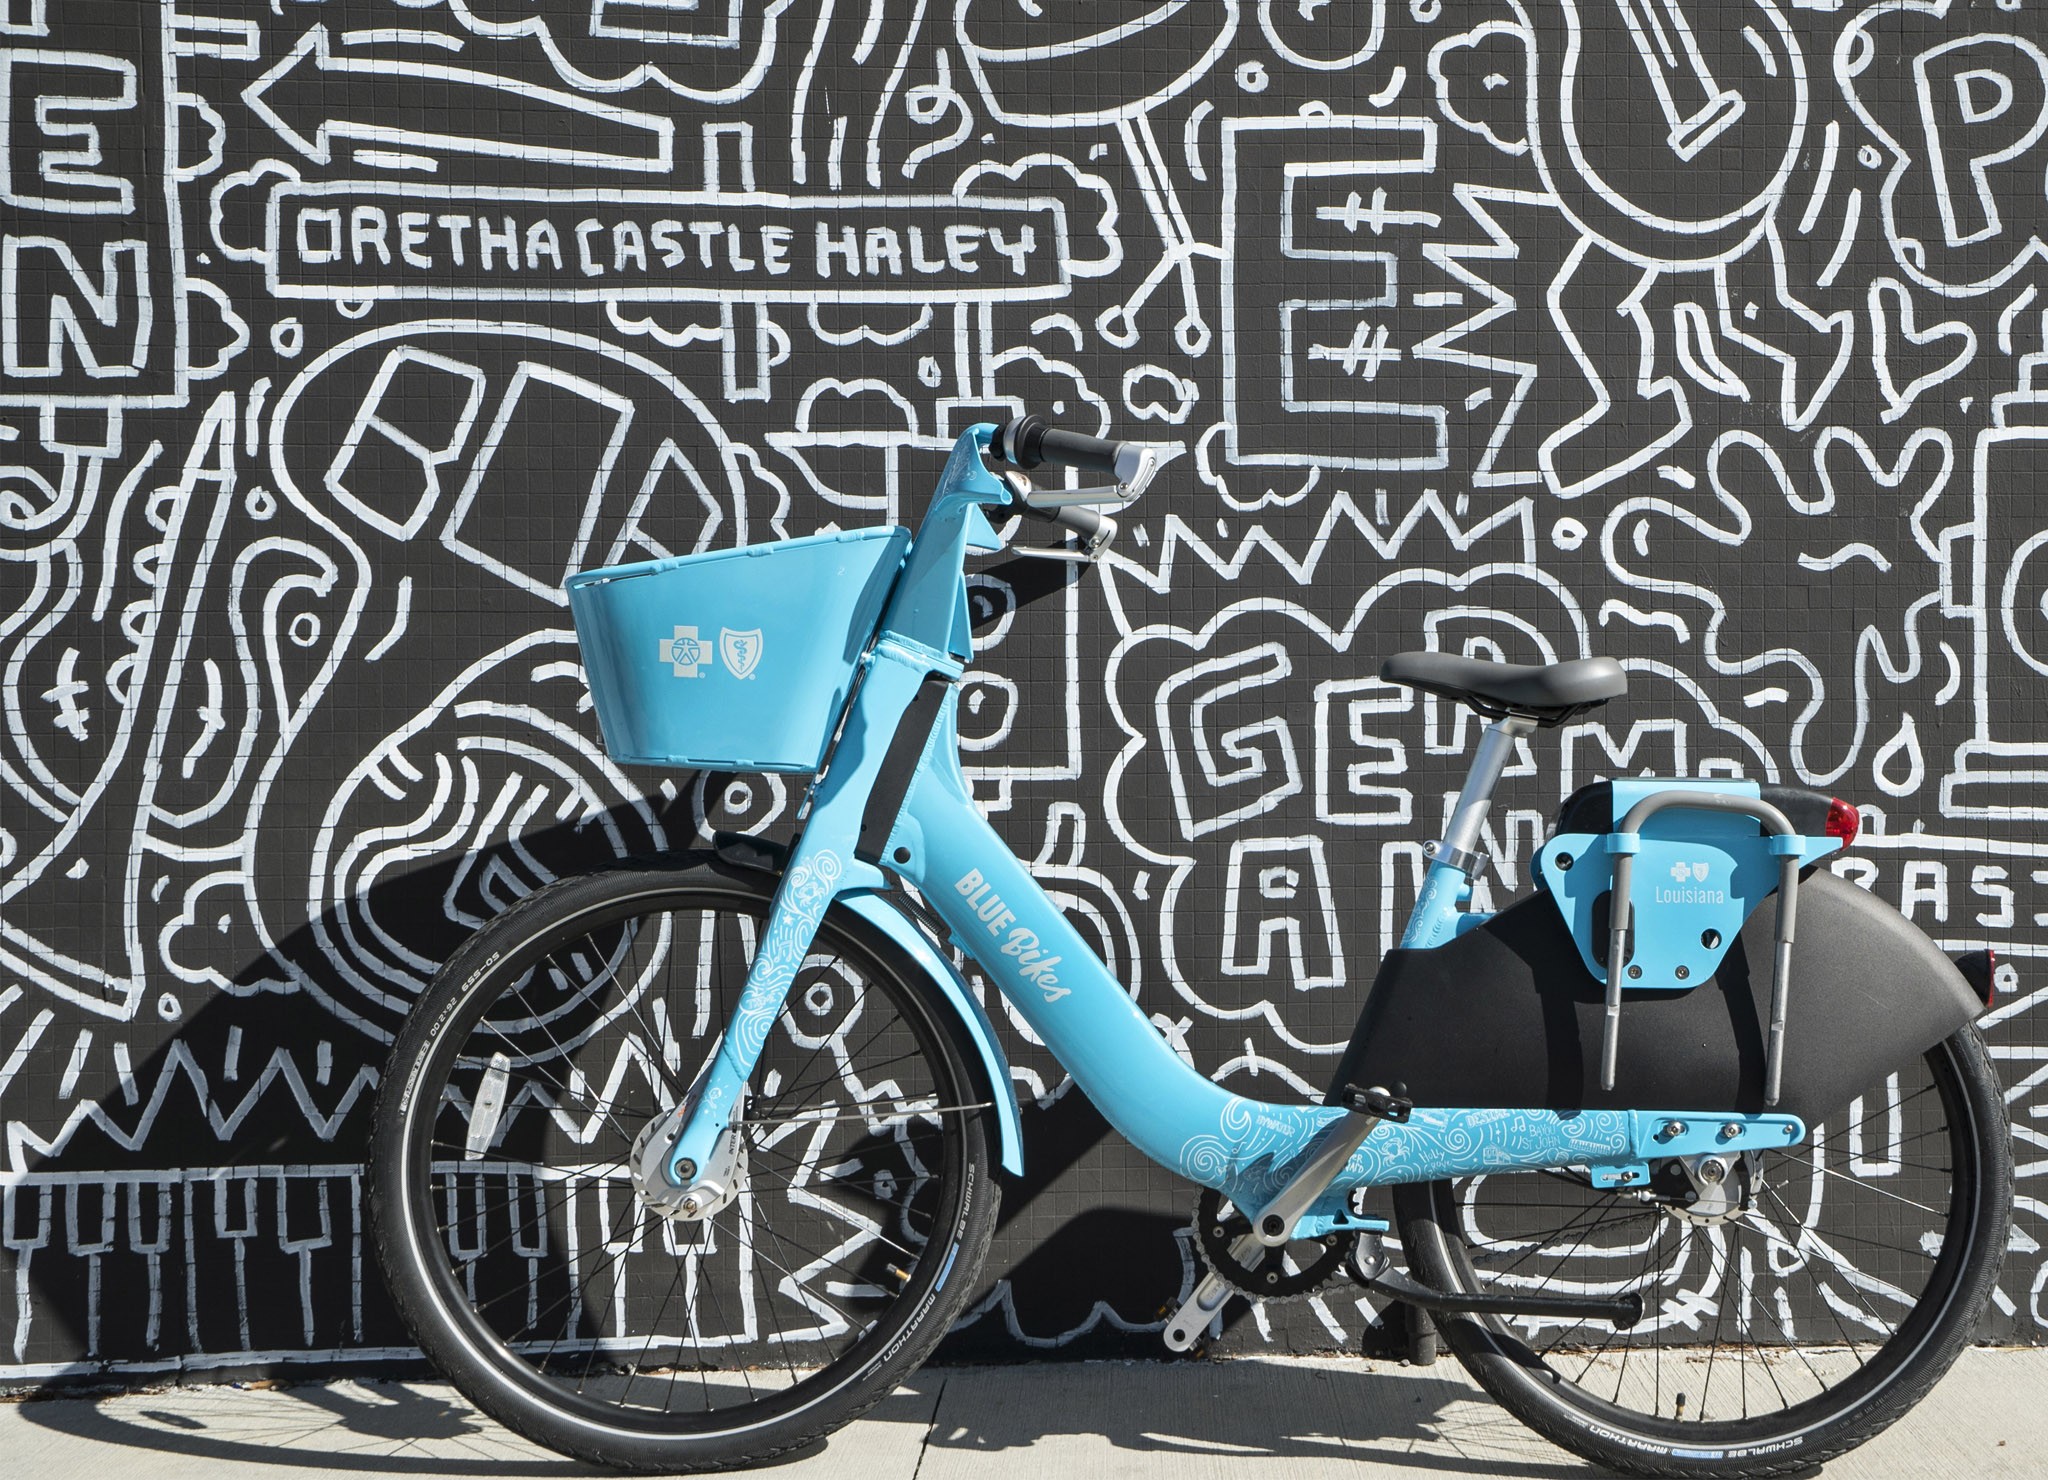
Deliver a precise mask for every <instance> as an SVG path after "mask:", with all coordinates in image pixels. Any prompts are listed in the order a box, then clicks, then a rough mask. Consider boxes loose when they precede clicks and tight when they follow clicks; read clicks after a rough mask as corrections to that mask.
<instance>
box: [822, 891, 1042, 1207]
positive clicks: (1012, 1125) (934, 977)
mask: <svg viewBox="0 0 2048 1480" xmlns="http://www.w3.org/2000/svg"><path fill="white" fill-rule="evenodd" d="M838 905H839V907H840V908H842V909H844V910H846V911H848V912H849V913H851V914H854V915H857V916H859V917H860V918H861V919H862V920H864V921H865V922H866V923H868V924H869V925H871V926H873V927H874V928H875V929H876V930H878V931H880V932H881V933H882V934H883V935H885V936H887V937H888V938H889V943H890V944H891V945H893V946H895V947H896V948H897V949H898V950H900V951H902V952H903V954H904V955H906V956H908V957H909V958H910V959H911V961H912V962H913V963H915V964H916V965H917V967H918V968H919V969H920V970H922V971H923V972H924V974H925V975H926V976H927V977H929V978H930V979H931V983H932V985H933V986H935V987H937V988H938V990H939V995H940V996H941V997H942V998H944V999H945V1001H946V1003H947V1005H948V1006H950V1007H951V1008H952V1009H953V1011H954V1012H955V1014H957V1015H958V1017H959V1019H960V1025H961V1026H962V1027H964V1028H965V1029H966V1030H967V1036H968V1037H969V1038H971V1039H973V1040H974V1047H975V1050H976V1052H978V1053H979V1054H980V1055H981V1067H982V1072H983V1073H985V1074H986V1075H987V1076H988V1086H989V1098H990V1099H992V1100H994V1101H995V1104H996V1124H997V1126H998V1127H999V1128H1000V1129H1001V1131H1002V1141H1003V1145H1002V1152H1003V1170H1004V1171H1006V1172H1008V1173H1009V1174H1010V1175H1011V1176H1013V1177H1017V1176H1022V1175H1023V1173H1024V1133H1023V1127H1022V1125H1021V1123H1020V1121H1019V1117H1018V1113H1017V1089H1016V1085H1015V1084H1014V1082H1013V1081H1012V1080H1011V1078H1010V1061H1009V1059H1007V1058H1006V1057H1004V1055H1003V1049H1002V1045H1001V1044H999V1043H997V1042H996V1029H995V1024H993V1023H991V1022H990V1021H989V1020H988V1014H987V1013H986V1012H984V1011H983V1010H982V1006H981V1004H980V1003H979V1002H977V1001H975V1000H974V993H973V992H972V991H970V990H968V986H967V982H966V979H965V978H963V977H962V976H961V975H960V973H959V971H958V970H957V969H956V968H955V967H954V965H953V963H952V962H951V961H949V960H947V959H946V956H945V954H944V953H943V952H942V951H940V950H939V949H938V947H936V946H934V945H933V944H932V942H931V937H930V936H928V935H926V934H925V933H924V932H923V931H922V930H920V929H918V928H917V926H915V925H914V924H912V923H911V922H910V921H909V920H908V919H906V918H905V917H904V914H903V911H902V910H900V909H898V908H897V907H896V906H895V905H894V904H893V903H891V902H890V900H889V899H888V897H887V896H885V895H881V894H871V893H861V894H842V895H840V896H839V899H838Z"/></svg>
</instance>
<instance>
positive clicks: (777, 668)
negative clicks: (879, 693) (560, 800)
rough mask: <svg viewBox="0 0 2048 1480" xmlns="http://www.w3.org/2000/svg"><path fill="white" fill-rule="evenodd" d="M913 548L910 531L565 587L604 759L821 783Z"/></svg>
mask: <svg viewBox="0 0 2048 1480" xmlns="http://www.w3.org/2000/svg"><path fill="white" fill-rule="evenodd" d="M909 548H910V534H909V532H908V531H907V530H903V529H870V530H862V531H860V532H858V533H855V534H826V535H815V536H813V537H812V538H810V539H802V540H784V541H781V542H780V543H776V544H767V545H750V546H748V547H747V548H745V549H741V550H718V551H715V552H713V553H711V554H708V555H684V556H678V557H676V558H673V559H669V560H650V561H644V562H642V563H640V564H638V565H615V566H610V567H608V568H606V569H603V570H589V571H584V572H582V573H581V574H578V575H573V576H571V577H569V579H568V581H567V582H566V585H567V588H568V592H569V610H570V612H571V613H572V614H573V615H574V617H575V619H576V639H577V641H578V643H580V644H581V646H582V648H583V670H584V673H585V675H586V676H587V677H588V678H589V681H590V695H591V698H592V699H593V700H594V701H595V702H596V704H597V718H598V723H599V724H600V725H601V726H602V727H603V729H604V745H605V750H606V751H607V752H609V753H610V755H611V757H612V759H614V760H617V761H624V762H628V763H632V764H638V765H651V766H687V767H691V768H710V769H718V770H730V771H787V772H797V773H801V772H807V771H815V770H817V769H818V767H819V766H820V765H821V764H823V762H824V758H825V747H826V745H827V744H828V743H829V742H830V740H831V738H832V732H833V731H834V730H835V729H836V728H837V727H838V725H839V716H840V714H841V712H842V711H844V709H845V708H846V701H847V698H848V696H849V695H850V694H851V693H852V690H853V681H854V674H855V670H856V668H857V667H858V665H859V662H860V656H861V654H862V652H864V651H865V650H866V648H867V645H868V639H869V638H870V637H872V636H873V635H874V630H875V626H876V624H877V623H878V622H880V621H881V619H882V606H883V603H884V602H886V601H887V600H888V597H889V589H890V587H891V586H892V585H893V584H894V582H895V580H896V573H897V571H898V570H899V569H900V568H901V566H902V564H903V557H904V555H905V553H906V552H907V551H908V550H909Z"/></svg>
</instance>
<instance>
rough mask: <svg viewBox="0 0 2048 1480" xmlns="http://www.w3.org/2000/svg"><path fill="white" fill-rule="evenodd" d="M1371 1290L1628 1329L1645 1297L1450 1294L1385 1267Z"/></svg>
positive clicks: (1466, 1310) (1488, 1311)
mask: <svg viewBox="0 0 2048 1480" xmlns="http://www.w3.org/2000/svg"><path fill="white" fill-rule="evenodd" d="M1364 1283H1365V1287H1366V1288H1367V1289H1369V1290H1374V1291H1377V1292H1378V1293H1379V1294H1382V1295H1391V1296H1393V1297H1394V1298H1395V1299H1396V1300H1399V1301H1402V1302H1404V1303H1406V1304H1408V1305H1413V1306H1415V1307H1417V1308H1418V1309H1421V1310H1426V1311H1428V1312H1429V1313H1430V1314H1432V1315H1435V1314H1436V1313H1437V1312H1439V1311H1444V1312H1450V1313H1453V1314H1461V1315H1475V1316H1569V1317H1572V1318H1574V1319H1577V1320H1586V1321H1606V1322H1607V1323H1608V1324H1609V1325H1611V1326H1613V1327H1614V1328H1615V1329H1616V1330H1617V1331H1626V1330H1628V1328H1629V1327H1631V1326H1633V1325H1635V1324H1636V1322H1638V1321H1640V1320H1641V1319H1642V1318H1643V1297H1642V1296H1640V1295H1638V1294H1636V1293H1635V1292H1634V1291H1630V1292H1629V1293H1628V1294H1626V1295H1607V1296H1597V1295H1587V1296H1575V1295H1451V1294H1447V1293H1446V1292H1444V1291H1442V1290H1432V1289H1431V1288H1430V1287H1429V1286H1427V1285H1424V1284H1420V1283H1418V1282H1416V1281H1415V1280H1412V1279H1410V1278H1409V1277H1408V1276H1407V1275H1405V1274H1403V1273H1401V1271H1399V1270H1398V1269H1386V1270H1382V1271H1381V1272H1380V1273H1378V1274H1376V1275H1373V1276H1372V1277H1371V1278H1370V1279H1367V1280H1366V1281H1365V1282H1364Z"/></svg>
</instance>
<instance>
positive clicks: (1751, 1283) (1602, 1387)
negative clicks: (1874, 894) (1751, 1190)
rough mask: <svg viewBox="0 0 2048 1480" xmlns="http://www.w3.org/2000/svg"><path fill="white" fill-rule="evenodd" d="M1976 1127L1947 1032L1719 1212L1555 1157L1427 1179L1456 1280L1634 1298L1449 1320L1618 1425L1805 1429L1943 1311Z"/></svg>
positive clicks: (1832, 1411) (1708, 1440)
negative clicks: (1433, 1183)
mask: <svg viewBox="0 0 2048 1480" xmlns="http://www.w3.org/2000/svg"><path fill="white" fill-rule="evenodd" d="M1983 1134H1984V1127H1982V1126H1981V1125H1979V1124H1978V1123H1977V1118H1976V1112H1975V1111H1974V1109H1973V1107H1972V1105H1971V1102H1970V1097H1969V1094H1968V1091H1967V1086H1966V1084H1965V1083H1964V1080H1963V1075H1962V1070H1961V1067H1960V1066H1959V1065H1958V1063H1957V1062H1956V1059H1955V1056H1954V1053H1953V1050H1952V1049H1951V1048H1950V1047H1949V1046H1948V1045H1946V1044H1944V1045H1940V1046H1937V1047H1936V1048H1935V1049H1933V1050H1930V1051H1929V1053H1928V1054H1927V1055H1926V1057H1925V1059H1924V1060H1923V1061H1922V1063H1921V1064H1919V1065H1917V1066H1915V1068H1914V1069H1912V1070H1905V1071H1901V1073H1900V1074H1897V1075H1894V1076H1892V1077H1891V1078H1890V1079H1889V1080H1888V1081H1887V1082H1886V1084H1885V1085H1884V1086H1883V1087H1881V1088H1879V1089H1878V1090H1875V1091H1873V1092H1871V1093H1869V1094H1866V1095H1863V1096H1859V1097H1858V1098H1857V1100H1855V1101H1854V1102H1852V1104H1851V1105H1850V1107H1849V1108H1848V1109H1847V1110H1846V1111H1845V1112H1844V1113H1843V1114H1841V1115H1838V1116H1834V1117H1831V1118H1830V1119H1829V1120H1828V1121H1827V1122H1825V1123H1824V1124H1823V1125H1822V1126H1820V1127H1819V1128H1817V1129H1816V1131H1815V1134H1814V1135H1813V1137H1812V1138H1811V1139H1810V1140H1809V1141H1808V1143H1807V1144H1806V1145H1804V1146H1801V1147H1795V1148H1790V1149H1788V1150H1785V1151H1779V1152H1769V1153H1765V1154H1764V1155H1763V1156H1762V1157H1761V1158H1759V1162H1760V1166H1759V1169H1758V1172H1757V1174H1756V1175H1757V1177H1758V1179H1759V1182H1760V1191H1759V1192H1758V1193H1757V1194H1756V1196H1755V1197H1754V1199H1753V1201H1754V1208H1753V1210H1752V1211H1751V1212H1749V1213H1746V1214H1743V1215H1740V1216H1738V1217H1734V1218H1731V1219H1729V1220H1727V1221H1726V1222H1721V1223H1715V1224H1706V1225H1700V1224H1693V1223H1689V1222H1687V1221H1686V1220H1684V1219H1683V1218H1681V1217H1678V1216H1676V1215H1674V1214H1673V1213H1671V1212H1669V1211H1666V1210H1664V1209H1662V1208H1658V1207H1655V1206H1652V1205H1649V1204H1647V1203H1645V1202H1644V1201H1642V1200H1641V1199H1642V1198H1643V1197H1644V1196H1646V1194H1614V1193H1605V1192H1596V1191H1594V1190H1593V1189H1591V1188H1590V1187H1586V1186H1583V1185H1581V1184H1579V1183H1577V1182H1576V1181H1574V1180H1570V1179H1569V1177H1568V1176H1567V1175H1564V1174H1560V1175H1542V1176H1539V1175H1531V1174H1522V1175H1517V1176H1514V1177H1507V1178H1499V1177H1496V1178H1473V1179H1470V1180H1469V1181H1466V1182H1463V1183H1460V1184H1457V1185H1456V1186H1455V1188H1454V1189H1452V1190H1451V1191H1450V1192H1449V1194H1448V1195H1445V1194H1444V1193H1443V1191H1442V1190H1441V1189H1440V1190H1439V1195H1438V1196H1437V1197H1436V1199H1435V1202H1436V1205H1437V1213H1438V1228H1439V1229H1440V1230H1442V1231H1443V1232H1444V1234H1445V1235H1446V1236H1445V1238H1444V1240H1443V1244H1442V1247H1441V1252H1442V1253H1443V1254H1444V1256H1445V1260H1446V1265H1447V1268H1448V1269H1449V1270H1450V1272H1451V1273H1452V1275H1453V1278H1454V1283H1456V1284H1459V1285H1462V1286H1464V1287H1465V1288H1468V1289H1487V1290H1503V1289H1510V1288H1513V1289H1521V1290H1527V1291H1545V1292H1548V1293H1559V1294H1562V1293H1566V1292H1570V1293H1574V1294H1580V1293H1598V1294H1618V1293H1623V1292H1626V1291H1629V1290H1636V1291H1639V1292H1640V1293H1641V1294H1642V1296H1643V1299H1644V1303H1645V1313H1644V1317H1643V1320H1642V1322H1641V1323H1640V1324H1639V1325H1638V1326H1637V1327H1635V1328H1633V1329H1632V1330H1631V1331H1628V1332H1622V1331H1617V1330H1614V1329H1612V1328H1609V1327H1607V1326H1605V1325H1604V1324H1601V1323H1574V1322H1548V1323H1546V1322H1543V1321H1539V1320H1533V1319H1525V1318H1520V1317H1492V1318H1460V1319H1464V1320H1467V1321H1470V1322H1471V1323H1472V1325H1473V1326H1475V1327H1477V1328H1478V1329H1479V1330H1482V1331H1483V1332H1484V1333H1485V1336H1484V1340H1485V1342H1486V1343H1487V1344H1488V1345H1490V1346H1491V1348H1492V1349H1493V1350H1495V1351H1497V1352H1499V1353H1501V1354H1503V1355H1505V1356H1506V1357H1508V1358H1509V1359H1510V1361H1511V1362H1512V1363H1513V1364H1514V1367H1515V1368H1516V1369H1517V1370H1519V1371H1521V1372H1523V1373H1526V1374H1528V1375H1530V1376H1532V1377H1533V1378H1535V1379H1537V1381H1538V1383H1539V1385H1540V1386H1541V1388H1542V1390H1543V1391H1545V1392H1546V1393H1547V1394H1549V1395H1550V1396H1551V1397H1553V1398H1554V1399H1556V1400H1557V1401H1560V1402H1562V1403H1564V1404H1566V1405H1568V1406H1569V1407H1571V1408H1574V1409H1576V1410H1578V1411H1579V1412H1580V1413H1581V1414H1583V1415H1584V1416H1586V1417H1588V1418H1591V1419H1593V1420H1595V1421H1596V1422H1599V1423H1602V1424H1605V1425H1608V1426H1610V1427H1613V1428H1615V1429H1619V1430H1621V1431H1623V1432H1625V1433H1628V1434H1630V1435H1632V1436H1637V1437H1640V1438H1644V1439H1649V1440H1653V1441H1658V1442H1662V1443H1666V1444H1671V1445H1674V1446H1685V1447H1688V1448H1692V1449H1702V1450H1709V1451H1711V1450H1718V1449H1726V1448H1737V1447H1742V1446H1746V1445H1748V1446H1753V1445H1756V1444H1763V1443H1770V1442H1773V1441H1778V1440H1783V1439H1785V1438H1788V1437H1790V1436H1792V1435H1796V1434H1800V1433H1803V1432H1805V1431H1807V1430H1810V1429H1811V1428H1813V1427H1815V1426H1816V1425H1818V1424H1820V1423H1823V1422H1828V1421H1831V1420H1835V1419H1839V1418H1840V1417H1842V1416H1843V1415H1844V1414H1846V1413H1848V1412H1850V1411H1852V1410H1855V1409H1857V1408H1860V1407H1862V1406H1864V1405H1866V1404H1868V1403H1870V1402H1872V1401H1873V1400H1874V1399H1876V1398H1878V1397H1879V1396H1880V1395H1881V1394H1882V1393H1883V1392H1884V1391H1885V1389H1886V1388H1887V1387H1888V1386H1889V1384H1890V1383H1891V1382H1892V1381H1893V1380H1894V1379H1895V1378H1897V1377H1898V1376H1899V1375H1900V1374H1901V1373H1902V1372H1903V1371H1905V1370H1907V1368H1908V1366H1909V1364H1910V1363H1911V1361H1912V1358H1913V1357H1914V1356H1915V1355H1916V1354H1917V1353H1918V1352H1919V1351H1920V1350H1921V1349H1922V1348H1923V1347H1924V1346H1925V1345H1926V1343H1927V1342H1928V1341H1929V1339H1930V1338H1931V1337H1932V1335H1933V1334H1934V1332H1935V1331H1936V1328H1937V1327H1938V1326H1939V1324H1940V1323H1941V1321H1942V1318H1943V1316H1944V1315H1945V1314H1947V1312H1948V1311H1949V1308H1950V1306H1951V1304H1952V1302H1953V1299H1954V1297H1955V1294H1956V1291H1957V1290H1958V1288H1959V1286H1960V1283H1961V1276H1962V1272H1963V1269H1964V1266H1965V1264H1966V1262H1967V1260H1968V1259H1969V1257H1970V1255H1971V1252H1972V1250H1973V1249H1974V1248H1975V1246H1976V1244H1977V1241H1978V1239H1979V1236H1980V1233H1981V1230H1980V1228H1979V1226H1978V1225H1979V1220H1980V1206H1979V1194H1980V1190H1981V1188H1982V1187H1983V1185H1984V1183H1983V1180H1982V1179H1983V1176H1984V1167H1983V1165H1982V1162H1981V1155H1980V1148H1981V1147H1982V1145H1983V1140H1982V1137H1983ZM1488 1184H1493V1186H1494V1188H1495V1189H1496V1190H1494V1191H1492V1192H1489V1187H1488ZM1681 1395H1683V1405H1682V1406H1681V1404H1680V1397H1681Z"/></svg>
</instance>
